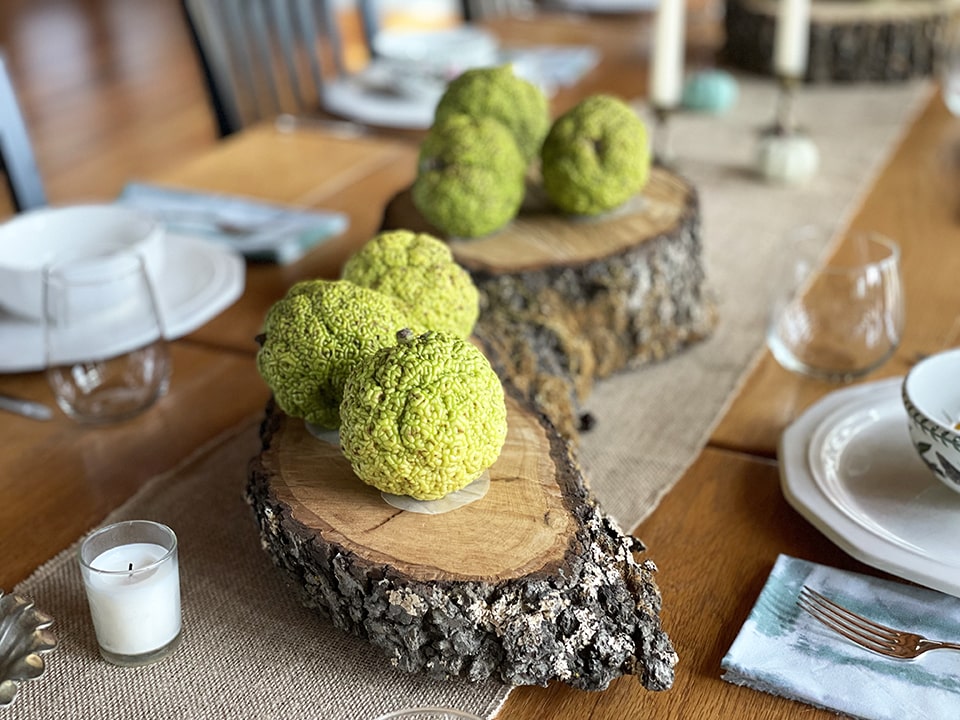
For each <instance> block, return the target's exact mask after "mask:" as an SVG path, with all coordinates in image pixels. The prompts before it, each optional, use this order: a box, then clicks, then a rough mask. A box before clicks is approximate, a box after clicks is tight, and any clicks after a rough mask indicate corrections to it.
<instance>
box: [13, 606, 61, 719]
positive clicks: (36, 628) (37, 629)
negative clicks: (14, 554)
mask: <svg viewBox="0 0 960 720" xmlns="http://www.w3.org/2000/svg"><path fill="white" fill-rule="evenodd" d="M51 625H53V618H52V617H50V616H49V615H47V614H46V613H44V612H41V611H40V610H37V609H36V608H35V607H34V606H33V601H32V600H28V599H27V598H25V597H23V596H22V595H10V594H4V592H3V591H2V590H0V708H2V707H4V706H6V705H9V704H10V703H12V702H13V701H14V699H15V698H16V696H17V690H18V689H19V687H20V683H22V682H25V681H27V680H31V679H33V678H36V677H40V675H42V674H43V670H44V667H45V665H44V662H43V657H42V654H43V653H46V652H49V651H50V650H53V648H55V647H56V646H57V636H56V635H54V634H53V631H52V630H50V626H51Z"/></svg>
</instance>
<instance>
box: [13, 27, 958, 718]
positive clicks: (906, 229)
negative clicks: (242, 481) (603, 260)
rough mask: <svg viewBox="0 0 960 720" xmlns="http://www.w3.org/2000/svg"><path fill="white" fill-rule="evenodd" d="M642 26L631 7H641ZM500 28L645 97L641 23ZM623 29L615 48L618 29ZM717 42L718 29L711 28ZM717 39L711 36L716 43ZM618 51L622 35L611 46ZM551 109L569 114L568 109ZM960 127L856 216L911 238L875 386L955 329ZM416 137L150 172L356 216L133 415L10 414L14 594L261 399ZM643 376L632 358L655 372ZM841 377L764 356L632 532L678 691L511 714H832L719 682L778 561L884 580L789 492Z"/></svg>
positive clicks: (952, 337) (267, 134)
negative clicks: (592, 54) (894, 338)
mask: <svg viewBox="0 0 960 720" xmlns="http://www.w3.org/2000/svg"><path fill="white" fill-rule="evenodd" d="M630 22H635V21H632V20H631V21H630ZM553 23H554V25H553V26H550V25H549V23H546V22H540V23H534V22H530V23H529V24H528V25H527V26H517V25H505V26H503V27H501V28H500V31H501V33H502V34H503V35H504V36H505V37H523V38H525V39H527V40H530V39H531V38H534V39H536V37H537V34H538V33H540V34H541V36H542V37H544V38H551V39H552V40H553V41H556V38H562V39H564V40H567V39H569V40H570V41H574V39H575V40H576V41H578V42H579V41H583V40H584V37H586V39H587V40H588V41H589V40H590V39H591V37H593V38H594V39H595V40H596V39H599V38H605V39H607V41H606V42H605V43H604V44H603V49H604V52H605V55H604V60H603V61H602V62H601V64H600V65H599V66H598V67H597V68H596V69H594V70H593V71H591V73H590V74H589V75H588V76H587V78H585V80H584V82H583V83H582V85H581V86H580V88H579V89H577V90H570V91H564V92H562V93H561V94H560V95H559V96H558V97H557V99H556V101H555V102H556V108H562V107H564V106H568V105H569V104H571V103H572V102H573V101H574V100H575V98H576V95H577V94H578V93H592V92H596V91H608V92H615V93H618V94H621V95H622V96H625V97H636V96H640V95H642V94H643V92H645V85H646V83H645V72H644V71H643V69H642V67H643V65H644V63H645V57H646V53H647V49H646V48H645V47H643V41H642V39H638V38H641V37H642V35H641V34H640V33H639V31H638V29H637V28H642V27H643V25H642V24H641V25H638V26H635V27H633V29H630V26H628V25H627V24H626V23H625V22H624V21H622V20H618V19H617V18H601V19H598V20H597V21H596V23H595V24H594V25H593V26H592V30H591V31H590V32H594V33H596V35H595V36H591V35H589V33H588V34H587V35H586V36H585V35H584V33H585V32H586V31H585V30H584V28H583V27H582V25H583V23H579V22H578V21H574V20H571V19H570V18H567V17H559V18H556V19H554V20H553ZM610 38H613V39H614V40H616V42H614V41H612V40H610ZM714 39H715V38H714ZM711 41H712V40H711V39H710V38H707V40H706V41H705V42H711ZM611 48H614V49H616V48H619V50H618V51H616V52H615V51H614V50H613V49H611ZM556 108H555V109H556ZM958 124H960V121H958V120H957V119H955V118H953V117H952V116H951V115H950V114H949V112H948V111H947V110H946V108H945V107H944V106H943V104H942V102H941V101H940V99H939V97H934V98H933V99H932V100H931V101H930V102H929V104H928V105H927V106H926V107H925V109H924V110H923V111H922V113H921V114H920V115H919V116H918V117H917V119H916V120H915V122H913V123H912V125H911V126H910V127H909V128H908V130H907V132H906V134H905V135H904V136H903V138H902V141H901V142H900V144H899V146H898V148H897V149H896V151H895V153H894V154H893V156H892V158H891V159H890V161H889V162H888V163H887V164H886V166H885V167H884V168H883V169H882V171H881V172H880V174H879V176H878V177H877V178H876V180H875V182H874V183H873V185H872V187H871V188H870V190H869V192H868V193H867V194H866V195H865V196H864V197H863V198H862V202H861V204H860V207H859V208H858V209H857V210H856V212H855V213H854V214H853V216H852V219H851V221H850V223H849V225H850V228H851V229H871V230H876V231H879V232H882V233H884V234H886V235H888V236H890V237H892V238H895V239H897V240H898V241H899V242H900V244H901V247H902V253H903V255H902V270H903V277H904V284H905V289H906V299H907V322H906V330H905V332H904V336H903V340H902V343H901V344H900V346H899V348H898V349H897V351H896V353H895V355H894V356H893V357H892V358H891V359H890V360H889V361H888V362H886V363H885V364H884V365H883V366H882V367H881V368H880V369H878V370H876V371H875V372H874V373H872V374H871V375H869V376H867V377H866V378H864V380H874V379H878V378H882V377H887V376H897V375H903V374H904V373H905V372H906V371H907V370H908V369H909V368H910V367H911V365H912V364H913V363H914V362H915V361H916V360H917V358H918V357H920V356H922V355H924V354H928V353H932V352H936V351H937V350H940V349H943V348H945V347H947V346H950V345H953V344H956V343H957V342H958V341H960V334H958V330H957V321H958V319H960V283H958V282H957V267H958V264H957V262H956V260H955V258H956V257H957V254H958V252H960V251H958V250H957V248H958V247H960V223H958V213H957V210H958V200H960V193H958V190H960V182H958V181H957V178H958V176H960V168H958V167H957V166H956V165H954V164H953V163H956V162H958V158H960V155H958V153H957V152H956V148H957V147H958V139H960V127H958ZM416 155H417V144H416V142H415V140H412V139H410V138H397V137H391V136H381V135H378V134H377V133H375V132H361V133H359V134H356V135H353V134H350V133H342V132H340V131H339V130H336V129H331V128H330V127H329V126H326V125H324V124H322V123H315V122H312V121H310V120H305V121H303V122H301V123H295V124H294V125H293V127H292V129H291V128H290V127H286V128H284V129H278V128H277V127H276V126H275V125H274V124H273V123H264V124H261V125H258V126H255V127H251V128H250V129H248V130H246V131H244V132H242V133H240V134H238V135H236V136H233V137H231V138H229V139H227V140H225V141H224V142H222V143H220V144H219V145H217V146H216V147H215V148H214V149H212V150H210V151H208V152H204V153H202V154H201V155H199V156H197V157H196V158H194V159H193V160H191V161H189V162H187V163H185V164H183V165H180V166H178V167H176V168H174V169H172V170H170V171H168V172H166V173H163V174H161V175H159V176H157V177H155V178H152V179H153V180H155V181H156V182H159V183H163V184H168V185H171V186H177V187H185V188H195V189H202V190H207V191H216V192H223V193H237V194H242V195H247V196H253V197H257V198H260V199H263V200H266V201H274V202H282V203H287V204H291V205H297V206H302V207H323V208H324V209H328V210H340V211H343V212H345V213H347V214H348V215H349V216H350V219H351V224H350V227H349V230H348V231H347V232H346V233H345V234H344V235H343V236H341V237H338V238H336V239H335V240H333V241H330V242H327V243H325V244H323V245H322V246H320V247H318V248H317V249H316V250H314V251H312V252H311V253H309V254H308V255H307V256H306V257H304V258H303V259H302V260H300V261H298V262H296V263H294V264H291V265H287V266H277V265H267V264H249V265H248V267H247V273H246V287H245V291H244V293H243V295H242V297H241V298H240V299H239V300H238V301H237V302H236V303H235V304H233V305H232V306H231V307H229V308H228V309H227V310H226V311H224V312H223V313H222V314H220V315H219V316H217V317H216V318H215V319H213V320H211V321H210V322H208V323H206V324H205V325H203V326H202V327H200V328H198V329H197V330H195V331H194V332H191V333H190V334H189V335H187V336H185V337H182V338H179V339H177V340H175V341H173V342H172V343H171V352H172V359H173V368H174V370H173V376H172V381H171V385H170V389H169V391H168V393H167V394H166V395H165V396H164V397H163V398H161V399H160V400H159V402H158V403H157V404H156V405H155V406H154V407H152V408H151V409H150V410H149V411H147V412H145V413H143V414H142V415H140V416H139V417H137V418H135V419H133V420H130V421H127V422H124V423H120V424H117V425H112V426H101V427H90V426H85V425H80V424H76V423H74V422H72V421H70V420H68V419H67V418H66V417H65V416H64V415H62V414H59V413H58V414H57V416H56V417H55V418H54V419H53V420H52V421H49V422H37V421H34V420H29V419H25V418H21V417H18V416H14V415H11V414H8V413H0V434H2V437H3V438H4V442H3V443H2V445H0V468H2V469H0V558H2V563H0V588H5V589H8V590H9V589H11V588H12V587H13V586H14V585H15V584H16V583H18V582H20V581H22V580H24V579H25V578H27V577H28V576H29V575H30V573H31V572H32V571H33V570H34V569H35V568H37V567H38V566H39V565H40V564H42V563H44V562H45V561H46V560H48V559H50V558H51V557H53V556H54V555H56V554H57V553H58V552H60V551H62V550H63V549H65V548H67V547H68V546H70V545H71V544H72V543H73V542H74V541H76V540H77V538H78V537H80V536H81V535H82V534H83V533H85V532H87V531H88V530H90V529H91V528H92V527H95V526H96V525H97V524H98V523H99V522H101V521H102V520H103V518H104V517H105V516H106V515H107V514H108V513H109V512H110V511H112V510H113V509H115V508H116V507H117V506H119V505H120V504H122V503H123V502H124V501H125V500H126V499H127V498H129V497H130V496H131V495H132V494H133V493H134V492H135V491H136V490H137V489H138V488H139V487H141V486H142V485H143V484H144V483H145V482H147V481H148V480H149V479H150V478H152V477H154V476H156V475H158V474H160V473H163V472H165V471H168V470H169V469H171V468H172V467H174V466H176V464H177V463H178V462H179V461H180V460H181V459H182V458H184V457H185V456H187V455H189V454H190V453H192V452H194V451H196V450H197V449H198V448H201V447H203V446H204V445H206V444H207V443H209V442H211V441H212V440H214V439H215V438H217V437H218V436H220V435H221V434H222V433H224V432H225V431H227V430H229V429H230V428H234V427H237V426H238V425H241V424H242V423H245V422H249V421H250V419H251V418H253V417H256V416H258V415H259V414H260V413H262V412H263V408H264V406H265V403H266V402H267V400H268V395H269V393H268V390H267V388H266V386H265V384H264V383H263V382H262V381H261V379H260V378H259V376H258V375H257V371H256V369H255V366H254V362H253V358H254V355H255V352H256V344H255V341H254V337H255V336H256V335H257V333H258V331H259V328H260V324H261V322H262V320H263V316H264V313H265V311H266V309H267V308H268V307H269V306H270V304H271V303H272V302H274V301H275V300H276V299H278V298H279V297H281V296H282V295H283V293H284V292H285V291H286V289H287V288H288V287H289V286H290V285H291V284H292V283H294V282H296V281H298V280H301V279H305V278H312V277H335V276H336V275H337V274H338V272H339V268H340V266H341V264H342V263H343V261H344V259H345V258H346V257H347V256H348V255H349V254H350V253H351V252H353V251H354V250H355V249H356V248H357V247H358V246H359V245H360V244H362V243H363V242H364V241H365V240H366V239H368V238H369V237H371V236H372V235H373V234H374V233H375V232H376V231H377V229H378V227H379V225H380V221H381V213H382V210H383V208H384V206H385V204H386V203H387V202H388V201H389V199H390V198H391V197H393V196H394V195H395V194H396V193H397V192H398V191H400V190H401V189H403V188H405V187H406V186H407V185H408V184H409V183H410V181H411V179H412V178H413V176H414V173H415V160H416ZM642 371H643V370H642V369H641V370H638V371H637V372H642ZM837 387H838V386H837V385H835V384H830V383H827V382H824V381H819V380H814V379H810V378H806V377H803V376H800V375H797V374H792V373H789V372H787V371H785V370H783V369H782V368H781V367H780V366H779V365H777V363H776V362H775V361H774V360H773V358H772V357H771V356H770V355H769V354H767V355H764V357H762V358H761V360H760V361H759V363H758V364H757V365H756V366H755V368H754V369H753V370H752V372H751V373H750V374H749V377H748V378H747V379H746V381H745V382H744V384H743V385H742V387H741V388H740V389H739V391H738V392H737V393H736V396H735V397H734V398H733V400H732V402H731V404H730V406H729V408H728V409H727V410H726V412H725V414H724V415H723V417H722V419H721V420H720V422H719V424H718V425H717V426H716V428H715V430H714V431H713V433H712V435H711V436H710V438H709V441H708V443H707V445H706V447H704V448H703V450H702V452H700V454H699V456H698V457H697V458H696V460H695V462H694V463H693V464H692V466H691V467H690V468H689V469H688V470H687V471H686V472H685V473H684V474H683V476H682V478H681V479H680V480H679V481H678V482H677V484H676V485H675V486H674V487H673V488H672V490H671V491H670V492H669V493H668V494H667V495H666V496H665V497H664V498H663V500H662V501H661V502H660V504H659V505H658V507H656V508H655V509H654V511H653V512H652V513H651V514H650V515H649V516H648V517H647V519H646V520H645V521H644V522H642V523H641V524H640V525H639V527H637V528H636V529H635V531H634V532H635V534H636V535H637V536H638V537H640V538H642V540H643V542H644V543H645V544H646V545H647V547H648V548H651V550H652V552H653V554H654V556H655V559H656V563H657V564H658V566H659V567H660V569H661V570H660V573H659V575H658V583H659V585H660V588H661V591H662V594H663V612H662V619H663V623H664V626H665V628H666V630H667V632H668V633H669V635H670V637H671V639H672V640H673V642H674V644H675V646H676V650H677V652H678V654H679V657H680V661H679V664H678V666H677V670H676V682H675V684H674V686H673V688H672V689H671V690H668V691H664V692H649V691H646V690H644V689H643V687H642V686H641V685H640V683H639V682H638V681H637V680H636V679H635V678H632V677H625V678H621V679H620V680H617V681H615V682H614V683H613V684H612V685H611V686H610V687H609V688H608V689H607V690H605V691H601V692H586V691H580V690H575V689H572V688H570V687H568V686H566V685H563V684H559V683H557V684H553V685H551V686H550V687H547V688H540V687H520V688H517V689H516V690H514V691H513V692H512V693H511V694H510V696H509V698H508V700H507V702H506V704H505V705H504V707H503V708H502V710H501V711H500V713H499V714H498V718H504V719H505V720H541V719H542V718H552V719H553V720H563V719H569V720H581V719H582V718H618V719H627V718H630V719H640V718H664V717H691V718H692V717H737V718H794V717H796V718H800V717H803V718H820V717H822V718H830V717H834V714H833V713H831V712H828V711H825V710H818V709H814V708H812V707H810V706H807V705H803V704H801V703H798V702H794V701H790V700H786V699H783V698H779V697H775V696H773V695H769V694H765V693H762V692H757V691H755V690H751V689H746V688H742V687H737V686H734V685H731V684H729V683H727V682H724V681H723V680H721V679H720V674H721V673H720V661H721V658H722V657H723V655H724V654H725V653H726V651H727V650H728V648H729V647H730V645H731V643H732V641H733V639H734V637H735V636H736V635H737V633H738V631H739V629H740V627H741V626H742V625H743V623H744V621H745V620H746V618H747V616H748V614H749V612H750V610H751V607H752V605H753V603H754V602H755V601H756V598H757V596H758V594H759V592H760V589H761V587H762V586H763V584H764V582H765V581H766V579H767V577H768V575H769V573H770V570H771V568H772V566H773V563H774V561H775V560H776V558H777V557H778V555H779V554H781V553H785V554H789V555H793V556H796V557H800V558H804V559H807V560H811V561H814V562H818V563H823V564H826V565H830V566H834V567H837V568H843V569H848V570H855V571H859V572H865V573H869V574H874V575H880V576H884V573H882V572H881V571H879V570H876V569H873V568H871V567H869V566H867V565H865V564H863V563H861V562H859V561H857V560H855V559H854V558H853V557H851V556H850V555H848V554H846V553H845V552H844V551H843V550H841V549H840V548H839V547H838V546H837V545H835V544H834V543H833V542H831V541H830V540H829V539H827V537H825V536H824V535H823V534H822V533H821V532H819V531H818V530H817V529H815V528H814V526H813V525H811V523H810V522H808V521H807V520H806V519H804V517H802V516H801V515H800V514H799V513H798V512H797V511H796V510H794V509H793V508H792V507H791V506H790V505H789V504H788V502H787V501H786V500H785V498H784V495H783V493H782V491H781V488H780V476H779V470H778V464H777V443H778V441H779V438H780V436H781V433H782V432H783V430H784V428H785V427H786V426H787V425H789V424H790V423H791V421H793V420H794V419H795V418H797V417H798V415H800V414H801V413H802V412H803V411H804V410H805V409H806V408H808V407H809V406H810V405H811V404H812V403H814V402H815V401H816V400H818V399H819V398H821V397H823V396H824V395H825V394H827V393H829V392H831V391H834V390H836V389H837ZM4 392H5V393H11V394H15V395H18V396H21V397H25V398H30V399H34V400H39V401H42V402H44V403H47V404H52V403H53V400H52V395H51V392H50V390H49V388H48V386H47V384H46V380H45V378H44V375H43V373H41V372H32V373H19V374H6V375H0V393H4Z"/></svg>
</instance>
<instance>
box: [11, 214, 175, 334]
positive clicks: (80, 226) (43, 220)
mask: <svg viewBox="0 0 960 720" xmlns="http://www.w3.org/2000/svg"><path fill="white" fill-rule="evenodd" d="M163 238H164V229H163V227H162V226H161V225H160V224H159V223H157V222H156V221H155V220H153V218H151V217H150V216H149V215H148V214H146V213H144V212H142V211H140V210H137V209H134V208H125V207H120V206H117V205H113V204H104V205H70V206H62V207H44V208H39V209H36V210H31V211H29V212H25V213H21V214H20V215H17V216H15V217H14V218H12V219H10V220H7V221H6V222H4V223H2V224H0V306H2V307H3V308H4V309H6V310H8V311H10V312H12V313H15V314H17V315H21V316H23V317H25V318H29V319H32V320H39V319H40V318H41V317H42V316H43V268H44V266H45V265H48V264H49V263H50V262H52V261H53V260H57V261H58V262H62V261H65V260H69V259H70V258H71V257H76V256H91V255H98V254H101V253H105V252H112V251H115V250H117V249H130V250H133V251H135V252H138V253H140V254H141V255H142V256H143V259H144V264H145V266H146V267H147V268H148V270H150V271H152V272H154V273H161V272H162V271H163V265H164V262H165V244H164V242H163Z"/></svg>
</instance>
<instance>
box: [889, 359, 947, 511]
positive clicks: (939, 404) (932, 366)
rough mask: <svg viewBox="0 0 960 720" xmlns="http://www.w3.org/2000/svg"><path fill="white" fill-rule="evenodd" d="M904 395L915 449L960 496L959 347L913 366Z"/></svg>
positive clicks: (904, 381)
mask: <svg viewBox="0 0 960 720" xmlns="http://www.w3.org/2000/svg"><path fill="white" fill-rule="evenodd" d="M901 395H902V397H903V406H904V407H905V408H906V410H907V428H908V430H909V431H910V440H911V442H912V443H913V447H914V448H915V449H916V451H917V453H918V454H919V455H920V458H921V459H922V460H923V462H924V463H925V464H926V466H927V467H928V468H930V472H932V473H933V474H934V476H936V478H937V479H938V480H939V481H940V482H942V483H943V484H944V485H946V486H947V487H948V488H950V489H951V490H955V491H956V492H958V493H960V348H958V349H954V350H946V351H944V352H940V353H937V354H935V355H930V356H929V357H926V358H924V359H923V360H921V361H920V362H918V363H917V364H916V365H914V366H913V368H912V369H911V370H910V372H909V373H907V376H906V377H905V378H904V380H903V385H902V386H901Z"/></svg>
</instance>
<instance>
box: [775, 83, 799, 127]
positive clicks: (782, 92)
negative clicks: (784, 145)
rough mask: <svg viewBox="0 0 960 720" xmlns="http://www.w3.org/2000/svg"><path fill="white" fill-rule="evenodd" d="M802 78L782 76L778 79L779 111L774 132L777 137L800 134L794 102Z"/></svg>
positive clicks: (777, 111) (777, 110)
mask: <svg viewBox="0 0 960 720" xmlns="http://www.w3.org/2000/svg"><path fill="white" fill-rule="evenodd" d="M799 85H800V78H798V77H794V76H789V75H781V76H779V77H778V78H777V109H776V116H775V119H774V125H773V127H772V128H770V130H772V131H773V132H774V133H775V134H777V135H793V134H795V133H797V132H798V128H797V122H796V117H795V116H794V109H793V108H794V100H795V99H796V93H797V88H798V87H799Z"/></svg>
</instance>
